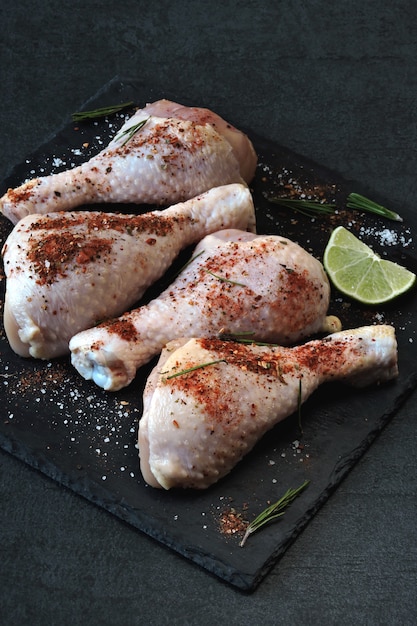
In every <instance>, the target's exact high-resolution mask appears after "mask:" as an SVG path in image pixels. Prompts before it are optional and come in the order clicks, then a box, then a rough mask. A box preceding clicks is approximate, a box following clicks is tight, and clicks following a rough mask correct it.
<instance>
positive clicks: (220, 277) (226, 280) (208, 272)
mask: <svg viewBox="0 0 417 626" xmlns="http://www.w3.org/2000/svg"><path fill="white" fill-rule="evenodd" d="M204 271H205V272H206V273H207V274H210V276H213V277H214V278H217V280H219V281H220V282H221V283H230V284H231V285H237V286H238V287H246V285H244V284H243V283H238V282H236V281H235V280H229V278H223V276H219V275H218V274H215V273H214V272H210V270H206V269H205V270H204Z"/></svg>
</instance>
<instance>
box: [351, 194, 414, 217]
mask: <svg viewBox="0 0 417 626" xmlns="http://www.w3.org/2000/svg"><path fill="white" fill-rule="evenodd" d="M346 206H347V207H348V209H357V210H359V211H368V213H375V214H376V215H381V216H382V217H386V218H387V219H389V220H393V221H394V222H402V221H403V218H402V217H401V215H398V213H396V212H395V211H391V210H390V209H387V208H385V207H384V206H382V205H381V204H378V203H377V202H374V201H373V200H369V198H366V197H365V196H362V195H361V194H359V193H350V194H349V195H348V197H347V202H346Z"/></svg>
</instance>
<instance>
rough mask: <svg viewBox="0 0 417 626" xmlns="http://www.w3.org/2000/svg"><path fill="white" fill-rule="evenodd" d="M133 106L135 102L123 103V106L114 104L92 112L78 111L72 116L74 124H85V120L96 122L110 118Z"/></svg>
mask: <svg viewBox="0 0 417 626" xmlns="http://www.w3.org/2000/svg"><path fill="white" fill-rule="evenodd" d="M131 106H133V101H130V102H122V103H121V104H114V105H113V106H108V107H101V108H99V109H92V110H91V111H77V112H76V113H73V114H72V115H71V117H72V121H73V122H84V121H85V120H94V119H98V118H101V117H108V116H109V115H114V114H115V113H119V111H123V109H127V108H128V107H131Z"/></svg>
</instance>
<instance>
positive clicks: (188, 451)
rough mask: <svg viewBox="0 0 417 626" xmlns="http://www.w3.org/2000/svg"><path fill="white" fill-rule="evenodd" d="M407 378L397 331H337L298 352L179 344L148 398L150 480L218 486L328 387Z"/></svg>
mask: <svg viewBox="0 0 417 626" xmlns="http://www.w3.org/2000/svg"><path fill="white" fill-rule="evenodd" d="M397 374H398V370H397V344H396V340H395V332H394V329H393V328H392V327H391V326H383V325H381V326H366V327H363V328H358V329H356V330H351V331H349V330H348V331H345V332H343V331H342V332H337V333H335V334H333V335H331V336H329V337H326V338H324V339H322V340H315V341H311V342H309V343H306V344H304V345H301V346H298V347H295V348H282V347H265V346H259V345H255V344H252V345H243V344H239V343H236V342H233V341H229V342H228V341H220V340H218V339H195V338H194V339H189V340H186V339H185V340H175V341H173V342H171V343H169V344H168V345H167V346H166V348H165V349H164V350H163V352H162V354H161V357H160V360H159V363H158V364H157V366H156V367H155V368H154V370H153V371H152V373H151V374H150V376H149V378H148V381H147V384H146V387H145V391H144V398H143V399H144V412H143V416H142V418H141V420H140V422H139V454H140V465H141V470H142V474H143V477H144V479H145V481H146V482H147V483H148V484H149V485H152V486H153V487H163V488H165V489H170V488H172V487H191V488H195V489H204V488H206V487H209V486H210V485H212V484H213V483H215V482H217V481H218V480H219V479H220V478H222V477H223V476H225V475H226V474H228V473H229V472H230V471H231V470H232V468H233V467H234V466H235V465H236V464H237V463H238V462H239V461H240V460H241V459H242V457H243V456H244V455H245V454H247V453H248V452H249V451H250V450H251V449H252V448H253V446H254V445H255V443H256V442H257V441H259V439H260V438H261V437H262V436H263V435H264V434H265V433H266V432H267V431H268V430H269V429H271V428H272V427H273V426H274V425H275V424H277V423H278V422H280V421H281V420H283V419H284V418H286V417H287V416H289V415H291V414H293V413H294V412H295V411H297V408H298V406H299V402H300V399H301V401H302V402H304V401H305V400H306V399H307V398H308V397H309V396H310V395H311V394H312V393H313V391H315V389H317V387H318V386H319V385H320V384H321V383H324V382H328V381H332V380H341V381H345V382H346V383H351V384H355V385H359V386H363V385H368V384H371V383H374V382H382V381H386V380H389V379H391V378H394V377H396V376H397Z"/></svg>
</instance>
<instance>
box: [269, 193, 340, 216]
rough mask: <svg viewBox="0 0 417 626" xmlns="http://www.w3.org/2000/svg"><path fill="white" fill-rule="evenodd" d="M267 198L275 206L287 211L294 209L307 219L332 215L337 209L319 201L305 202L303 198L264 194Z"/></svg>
mask: <svg viewBox="0 0 417 626" xmlns="http://www.w3.org/2000/svg"><path fill="white" fill-rule="evenodd" d="M264 196H265V198H266V199H267V200H269V202H272V203H274V204H279V205H280V206H282V207H284V208H286V209H292V210H293V211H297V212H298V213H302V214H303V215H306V216H307V217H317V216H318V215H332V214H333V213H334V212H335V207H334V206H333V205H331V204H327V203H325V202H319V201H318V200H304V199H303V198H280V197H279V196H270V195H268V194H266V193H265V194H264Z"/></svg>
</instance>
